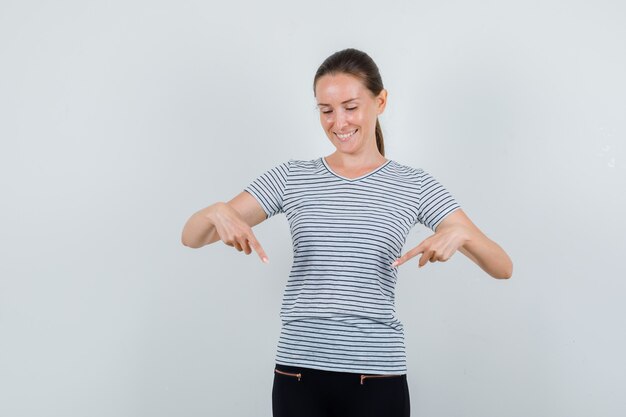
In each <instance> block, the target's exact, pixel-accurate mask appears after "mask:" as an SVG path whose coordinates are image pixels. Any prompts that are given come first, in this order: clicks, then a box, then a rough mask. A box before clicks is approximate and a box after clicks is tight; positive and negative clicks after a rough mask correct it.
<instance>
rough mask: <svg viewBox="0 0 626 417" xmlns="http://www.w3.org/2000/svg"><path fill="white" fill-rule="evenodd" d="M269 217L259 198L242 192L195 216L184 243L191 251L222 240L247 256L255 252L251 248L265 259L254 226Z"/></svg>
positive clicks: (185, 231)
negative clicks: (253, 230) (253, 229)
mask: <svg viewBox="0 0 626 417" xmlns="http://www.w3.org/2000/svg"><path fill="white" fill-rule="evenodd" d="M266 218H267V215H266V214H265V212H264V211H263V208H262V207H261V205H260V204H259V202H258V201H257V200H256V198H254V197H253V196H252V195H251V194H250V193H248V192H247V191H242V192H241V193H239V194H238V195H237V196H235V197H234V198H233V199H232V200H230V201H228V202H226V203H224V202H217V203H215V204H212V205H210V206H208V207H205V208H203V209H202V210H200V211H197V212H196V213H194V214H193V215H192V216H191V217H190V218H189V220H187V223H185V226H184V228H183V232H182V236H181V242H182V244H183V245H185V246H188V247H190V248H201V247H203V246H205V245H209V244H211V243H214V242H217V241H218V240H222V241H223V242H224V243H225V244H227V245H229V246H233V247H234V248H235V249H237V250H238V251H240V252H241V251H244V252H245V253H246V254H250V253H251V252H252V250H251V248H250V247H252V249H254V250H256V252H257V253H258V254H259V256H260V257H261V259H263V257H265V256H266V255H265V252H264V251H263V248H262V247H261V245H260V243H259V242H258V241H257V239H256V237H255V236H254V233H253V232H252V227H254V226H256V225H257V224H259V223H261V222H263V221H264V220H265V219H266Z"/></svg>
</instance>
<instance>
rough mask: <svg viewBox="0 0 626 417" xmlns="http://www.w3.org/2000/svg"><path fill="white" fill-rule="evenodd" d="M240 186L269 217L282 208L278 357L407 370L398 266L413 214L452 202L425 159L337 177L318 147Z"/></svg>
mask: <svg viewBox="0 0 626 417" xmlns="http://www.w3.org/2000/svg"><path fill="white" fill-rule="evenodd" d="M244 191H247V192H249V193H250V194H251V195H253V196H254V197H255V198H256V199H257V200H258V202H259V203H260V204H261V206H262V207H263V210H264V211H265V213H266V214H267V218H270V217H272V216H273V215H275V214H278V213H285V216H286V217H287V221H288V222H289V227H290V230H291V236H292V242H293V264H292V266H291V272H290V274H289V279H288V281H287V285H286V287H285V290H284V293H283V300H282V306H281V310H280V318H281V321H282V326H281V332H280V337H279V340H278V346H277V352H276V357H275V361H276V363H279V364H283V365H291V366H300V367H308V368H315V369H322V370H329V371H337V372H354V373H368V374H397V373H406V372H407V367H406V350H405V345H404V328H403V325H402V323H401V322H400V320H399V319H398V317H397V316H396V310H395V305H394V300H395V295H394V291H395V285H396V276H397V268H396V267H392V266H391V264H392V263H393V261H394V260H395V259H397V258H399V257H400V256H401V255H402V248H403V246H404V243H405V241H406V237H407V235H408V233H409V231H410V230H411V228H413V226H415V225H416V224H418V223H420V224H423V225H425V226H427V227H429V228H430V229H431V230H433V231H434V230H435V228H436V227H437V225H438V224H439V223H440V222H441V221H442V220H443V219H444V218H445V217H446V216H447V215H448V214H450V213H451V212H453V211H454V210H455V209H457V208H460V206H459V204H458V203H457V202H456V200H455V199H454V198H453V197H452V195H451V194H450V193H449V192H448V191H447V190H446V189H445V188H444V187H443V186H442V185H441V184H440V183H439V182H438V181H437V180H436V179H435V178H433V177H432V176H431V175H430V174H429V173H427V172H426V171H424V170H423V169H416V168H411V167H409V166H406V165H402V164H400V163H398V162H396V161H394V160H391V159H390V160H387V161H386V162H385V163H384V164H383V165H381V166H379V167H378V168H376V169H375V170H374V171H371V172H369V173H367V174H365V175H362V176H360V177H358V178H353V179H350V178H345V177H343V176H341V175H339V174H337V173H335V172H333V171H332V169H331V168H330V167H329V166H328V164H327V162H326V160H325V159H324V158H323V157H320V158H317V159H313V160H295V159H290V160H289V161H287V162H283V163H281V164H279V165H277V166H275V167H273V168H271V169H269V170H268V171H266V172H264V173H263V174H261V175H260V176H259V177H257V178H256V179H255V180H254V181H252V182H251V183H250V184H249V185H248V186H247V187H246V188H245V189H244Z"/></svg>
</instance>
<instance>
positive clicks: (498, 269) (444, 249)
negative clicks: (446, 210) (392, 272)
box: [392, 208, 513, 279]
mask: <svg viewBox="0 0 626 417" xmlns="http://www.w3.org/2000/svg"><path fill="white" fill-rule="evenodd" d="M457 250H458V251H459V252H461V253H463V254H464V255H465V256H467V257H468V258H469V259H471V260H472V261H473V262H474V263H476V265H478V266H480V267H481V268H482V269H483V270H484V271H485V272H486V273H488V274H489V275H491V276H492V277H494V278H499V279H501V278H510V277H511V275H512V274H513V262H512V261H511V258H509V256H508V255H507V254H506V252H505V251H504V250H503V249H502V248H501V247H500V246H499V245H498V244H497V243H496V242H494V241H492V240H491V239H489V238H488V237H487V236H485V234H484V233H483V232H481V231H480V229H479V228H478V227H476V225H475V224H474V223H473V222H472V221H471V220H470V219H469V217H467V215H466V214H465V212H463V209H461V208H458V209H456V210H455V211H454V212H453V213H451V214H449V215H448V216H447V217H446V218H445V219H444V220H443V221H442V222H441V223H439V225H438V226H437V228H436V229H435V234H433V235H431V236H429V237H428V238H426V239H424V241H422V242H421V243H420V244H419V245H417V246H416V247H415V248H413V249H411V250H410V251H408V252H407V253H405V254H404V255H402V256H401V257H400V258H398V260H397V261H396V262H394V263H393V264H392V266H398V265H401V264H403V263H404V262H406V261H408V260H409V259H411V258H413V257H414V256H417V255H418V254H420V253H422V254H423V255H422V256H421V257H420V260H419V267H420V268H421V267H422V266H424V265H425V264H426V262H428V261H430V262H436V261H440V262H445V261H447V260H448V259H450V257H451V256H452V255H454V253H455V252H456V251H457Z"/></svg>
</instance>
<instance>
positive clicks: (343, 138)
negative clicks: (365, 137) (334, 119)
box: [334, 129, 359, 141]
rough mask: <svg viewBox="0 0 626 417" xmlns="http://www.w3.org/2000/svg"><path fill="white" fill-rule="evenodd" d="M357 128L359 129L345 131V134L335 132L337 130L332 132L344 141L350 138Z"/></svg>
mask: <svg viewBox="0 0 626 417" xmlns="http://www.w3.org/2000/svg"><path fill="white" fill-rule="evenodd" d="M358 130H359V129H354V131H353V132H352V133H347V134H345V135H340V134H339V133H337V132H334V133H335V135H336V136H337V137H338V138H339V140H342V141H345V140H348V139H350V138H351V137H352V136H354V134H355V133H356V132H357V131H358Z"/></svg>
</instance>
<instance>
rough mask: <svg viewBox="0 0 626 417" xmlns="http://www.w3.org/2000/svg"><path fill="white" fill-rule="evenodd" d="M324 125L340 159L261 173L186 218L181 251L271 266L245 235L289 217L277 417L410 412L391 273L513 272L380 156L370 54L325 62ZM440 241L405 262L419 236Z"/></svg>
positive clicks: (439, 197)
mask: <svg viewBox="0 0 626 417" xmlns="http://www.w3.org/2000/svg"><path fill="white" fill-rule="evenodd" d="M313 92H314V95H315V98H316V100H317V103H318V108H319V114H320V122H321V124H322V128H323V129H324V132H325V133H326V135H327V136H328V139H330V141H331V143H332V144H333V146H334V147H335V148H336V150H335V152H333V153H332V154H330V155H328V156H325V157H320V158H316V159H311V160H295V159H290V160H289V161H285V162H283V163H281V164H279V165H277V166H274V167H273V168H271V169H269V170H267V171H266V172H264V173H263V174H262V175H260V176H259V177H257V178H256V179H255V180H254V181H252V182H251V183H250V184H249V185H248V186H247V187H245V189H244V190H243V191H242V192H241V193H240V194H239V195H237V196H236V197H234V198H233V199H232V200H230V201H228V202H218V203H215V204H213V205H211V206H209V207H206V208H204V209H202V210H200V211H198V212H197V213H195V214H194V215H192V216H191V218H190V219H189V220H188V221H187V223H186V225H185V227H184V230H183V233H182V243H183V244H184V245H186V246H189V247H192V248H200V247H202V246H205V245H208V244H210V243H213V242H216V241H218V240H221V241H222V242H224V243H225V244H227V245H229V246H233V247H234V248H235V249H237V250H238V251H240V252H241V251H243V252H245V253H246V254H248V255H249V254H250V253H252V251H253V250H254V251H255V252H256V253H257V254H258V256H259V257H260V258H261V260H263V261H264V262H268V258H267V255H266V253H265V251H264V250H263V247H262V246H261V243H260V242H259V241H258V240H257V238H256V236H255V235H254V233H253V231H252V227H254V226H255V225H257V224H259V223H261V222H262V221H264V220H266V219H267V218H270V217H271V216H273V215H275V214H278V213H285V215H286V217H287V220H288V222H289V226H290V229H291V233H292V238H293V244H294V260H293V265H292V268H291V272H290V275H289V280H288V282H287V286H286V288H285V291H284V294H283V301H282V307H281V312H280V317H281V320H282V330H281V334H280V338H279V341H278V348H277V353H276V358H275V359H276V366H275V369H274V384H273V387H272V410H273V414H274V417H279V416H280V417H287V416H289V417H291V416H300V417H302V416H310V417H313V416H315V417H321V416H341V417H351V416H358V417H364V416H376V417H382V416H386V417H400V416H402V417H406V416H409V414H410V399H409V389H408V385H407V378H406V371H407V369H406V352H405V346H404V329H403V326H402V323H401V321H400V320H399V319H398V318H397V317H396V313H395V306H394V299H395V296H394V290H395V284H396V276H397V267H398V266H400V265H402V264H404V263H405V262H407V261H408V260H410V259H411V258H413V257H416V256H418V255H420V257H419V261H418V265H419V267H422V266H424V265H425V264H426V263H427V262H436V261H439V262H445V261H447V260H448V259H450V257H451V256H452V255H453V254H454V253H455V252H456V251H457V250H458V251H460V252H461V253H463V254H464V255H465V256H467V257H468V258H469V259H471V260H472V261H473V262H475V263H476V264H477V265H478V266H479V267H480V268H482V269H483V270H484V271H485V272H486V273H487V274H489V275H490V276H492V277H494V278H509V277H510V276H511V274H512V268H513V266H512V262H511V260H510V259H509V257H508V255H507V254H506V253H505V252H504V251H503V250H502V248H500V246H498V245H497V244H496V243H495V242H493V241H492V240H490V239H489V238H488V237H487V236H485V235H484V234H483V233H482V232H481V231H480V230H479V229H478V227H476V225H474V224H473V223H472V221H471V220H470V219H469V218H468V217H467V216H466V215H465V213H464V212H463V210H462V209H461V207H460V206H459V204H458V203H457V202H456V200H455V199H454V198H453V197H452V195H451V194H450V193H449V192H448V191H447V190H446V189H445V188H444V187H443V185H442V184H440V183H439V182H438V181H437V180H436V179H435V178H434V177H433V176H432V175H430V174H429V173H427V172H426V171H424V170H423V169H418V168H412V167H410V166H406V165H403V164H401V163H399V162H396V161H394V160H391V159H386V158H385V152H384V145H383V135H382V131H381V128H380V124H379V122H378V115H379V114H381V113H382V112H383V111H384V109H385V105H386V102H387V91H386V90H385V89H384V88H383V84H382V80H381V77H380V74H379V71H378V67H377V66H376V64H375V63H374V61H373V60H372V59H371V58H370V57H369V55H367V54H366V53H364V52H361V51H359V50H356V49H352V48H349V49H345V50H342V51H338V52H336V53H334V54H332V55H331V56H329V57H328V58H327V59H326V60H325V61H324V62H323V63H322V65H321V66H320V67H319V69H318V70H317V73H316V74H315V78H314V81H313ZM418 223H420V224H423V225H425V226H426V227H429V228H430V229H431V230H433V231H434V234H433V235H431V236H430V237H428V238H427V239H425V240H424V241H422V242H421V243H420V244H419V245H417V246H416V247H414V248H412V249H410V250H409V251H407V252H406V253H404V254H403V255H402V256H400V255H401V251H402V247H403V245H404V243H405V240H406V237H407V235H408V233H409V231H410V230H411V228H412V227H413V226H415V225H416V224H418Z"/></svg>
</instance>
